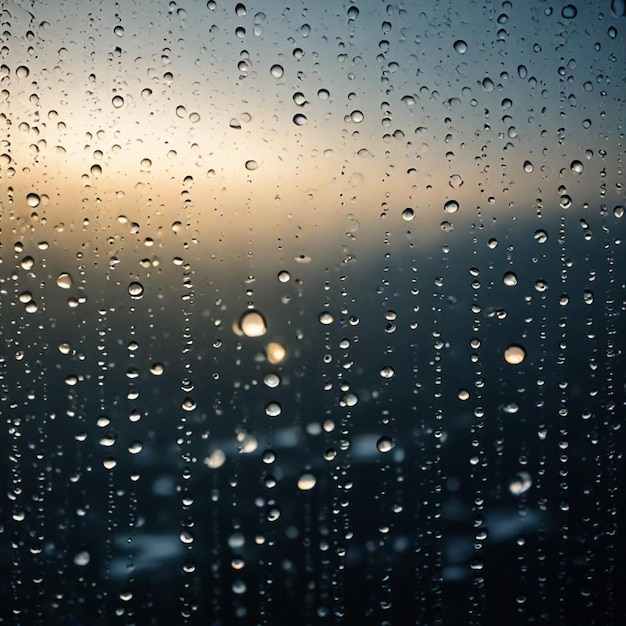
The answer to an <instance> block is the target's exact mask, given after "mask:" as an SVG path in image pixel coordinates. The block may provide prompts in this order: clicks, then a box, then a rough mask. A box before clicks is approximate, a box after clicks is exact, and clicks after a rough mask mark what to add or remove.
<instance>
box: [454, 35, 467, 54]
mask: <svg viewBox="0 0 626 626" xmlns="http://www.w3.org/2000/svg"><path fill="white" fill-rule="evenodd" d="M454 49H455V50H456V51H457V52H458V53H459V54H465V53H466V52H467V43H466V42H465V41H463V40H462V39H457V40H456V41H455V42H454Z"/></svg>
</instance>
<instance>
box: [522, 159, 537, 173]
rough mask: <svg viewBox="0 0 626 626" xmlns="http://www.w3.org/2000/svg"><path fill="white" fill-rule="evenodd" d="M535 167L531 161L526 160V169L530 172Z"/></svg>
mask: <svg viewBox="0 0 626 626" xmlns="http://www.w3.org/2000/svg"><path fill="white" fill-rule="evenodd" d="M534 169H535V166H534V165H533V164H532V163H531V162H530V161H524V171H525V172H526V173H527V174H530V173H531V172H532V171H533V170H534Z"/></svg>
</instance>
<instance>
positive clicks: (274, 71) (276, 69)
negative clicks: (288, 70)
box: [270, 63, 285, 79]
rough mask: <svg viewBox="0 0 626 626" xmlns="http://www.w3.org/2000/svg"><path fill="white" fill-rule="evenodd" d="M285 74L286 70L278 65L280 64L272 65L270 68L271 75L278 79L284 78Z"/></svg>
mask: <svg viewBox="0 0 626 626" xmlns="http://www.w3.org/2000/svg"><path fill="white" fill-rule="evenodd" d="M284 73H285V70H284V69H283V66H282V65H278V63H277V64H276V65H272V67H271V68H270V74H271V75H272V76H273V77H274V78H276V79H279V78H282V77H283V75H284Z"/></svg>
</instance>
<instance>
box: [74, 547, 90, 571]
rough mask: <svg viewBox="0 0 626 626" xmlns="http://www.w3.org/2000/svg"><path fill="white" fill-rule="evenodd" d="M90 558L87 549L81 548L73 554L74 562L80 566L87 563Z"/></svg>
mask: <svg viewBox="0 0 626 626" xmlns="http://www.w3.org/2000/svg"><path fill="white" fill-rule="evenodd" d="M90 560H91V556H90V554H89V552H87V550H81V551H80V552H77V553H76V554H75V556H74V563H75V564H76V565H78V566H80V567H85V565H89V561H90Z"/></svg>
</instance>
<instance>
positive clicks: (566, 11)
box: [561, 4, 578, 20]
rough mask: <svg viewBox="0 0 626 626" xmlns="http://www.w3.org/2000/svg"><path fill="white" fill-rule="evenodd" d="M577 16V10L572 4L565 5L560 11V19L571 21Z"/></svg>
mask: <svg viewBox="0 0 626 626" xmlns="http://www.w3.org/2000/svg"><path fill="white" fill-rule="evenodd" d="M577 15H578V9H577V8H576V7H575V6H574V5H573V4H566V5H565V6H564V7H563V8H562V9H561V17H564V18H565V19H566V20H571V19H573V18H575V17H576V16H577Z"/></svg>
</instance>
